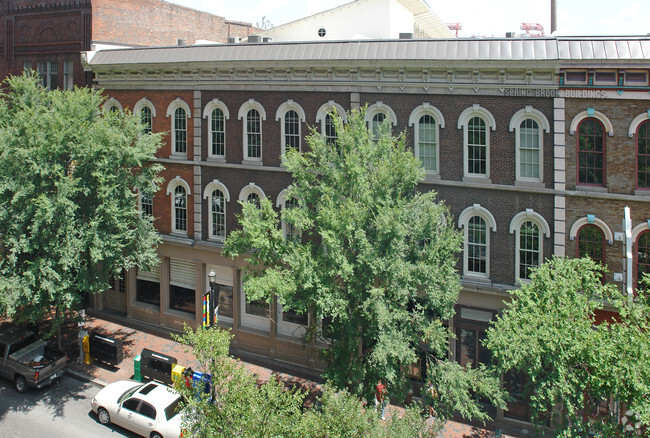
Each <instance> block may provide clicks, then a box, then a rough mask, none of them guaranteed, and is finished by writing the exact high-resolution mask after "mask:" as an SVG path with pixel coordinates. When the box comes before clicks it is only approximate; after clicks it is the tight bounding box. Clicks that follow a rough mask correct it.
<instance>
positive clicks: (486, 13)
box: [167, 0, 650, 37]
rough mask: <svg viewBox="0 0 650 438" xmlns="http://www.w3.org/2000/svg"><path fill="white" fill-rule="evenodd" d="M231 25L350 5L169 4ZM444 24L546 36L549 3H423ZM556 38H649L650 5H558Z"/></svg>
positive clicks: (227, 0)
mask: <svg viewBox="0 0 650 438" xmlns="http://www.w3.org/2000/svg"><path fill="white" fill-rule="evenodd" d="M167 1H170V2H171V3H176V4H179V5H183V6H187V7H190V8H194V9H199V10H202V11H206V12H210V13H212V14H215V15H219V16H222V17H225V18H226V19H229V20H236V21H244V22H247V23H252V24H253V25H255V24H256V23H261V22H262V17H266V20H268V21H270V22H271V23H272V24H273V25H275V26H278V25H280V24H285V23H288V22H291V21H294V20H297V19H300V18H303V17H307V16H309V15H313V14H315V13H318V12H322V11H325V10H328V9H331V8H335V7H337V6H340V5H342V4H346V3H350V2H351V1H352V0H319V1H315V0H271V1H269V0H264V1H262V0H235V1H233V0H167ZM426 1H427V3H428V4H429V6H430V7H431V9H432V10H433V11H434V12H435V13H437V14H438V16H439V17H440V18H441V19H442V21H443V22H444V23H461V25H462V30H460V31H459V32H458V36H460V37H470V36H485V37H491V36H496V37H503V36H505V33H506V32H516V33H517V34H519V33H524V31H523V30H520V29H519V28H520V26H521V23H523V22H526V23H539V24H541V25H542V26H544V29H545V31H546V33H547V34H548V33H550V28H551V25H550V22H551V18H550V3H551V2H550V0H537V1H532V0H451V1H450V0H444V1H443V0H426ZM556 5H557V14H556V16H557V28H558V29H557V32H556V34H557V35H581V36H584V35H587V36H595V35H647V34H650V1H649V0H628V1H623V3H621V4H620V6H619V5H618V4H617V3H616V2H612V1H611V0H557V1H556Z"/></svg>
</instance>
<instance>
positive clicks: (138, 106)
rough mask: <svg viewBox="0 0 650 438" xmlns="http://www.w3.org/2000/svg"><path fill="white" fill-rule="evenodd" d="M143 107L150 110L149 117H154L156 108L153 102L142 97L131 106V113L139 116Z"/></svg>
mask: <svg viewBox="0 0 650 438" xmlns="http://www.w3.org/2000/svg"><path fill="white" fill-rule="evenodd" d="M145 106H146V107H148V108H149V109H150V110H151V117H156V107H155V106H154V104H153V102H152V101H150V100H149V99H147V98H146V97H143V98H142V99H140V100H138V101H137V102H136V103H135V105H134V106H133V112H134V113H135V114H140V111H142V108H144V107H145Z"/></svg>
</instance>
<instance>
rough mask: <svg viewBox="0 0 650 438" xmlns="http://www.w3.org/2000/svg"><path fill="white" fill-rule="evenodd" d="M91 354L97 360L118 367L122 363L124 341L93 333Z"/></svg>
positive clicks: (90, 346) (91, 335) (90, 341)
mask: <svg viewBox="0 0 650 438" xmlns="http://www.w3.org/2000/svg"><path fill="white" fill-rule="evenodd" d="M89 353H90V356H92V357H93V359H95V360H98V361H100V362H104V363H105V364H108V365H112V366H117V365H118V364H119V363H120V362H122V341H121V340H119V339H113V338H111V337H108V336H103V335H99V334H98V333H91V334H90V340H89Z"/></svg>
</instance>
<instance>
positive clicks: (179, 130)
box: [174, 108, 187, 154]
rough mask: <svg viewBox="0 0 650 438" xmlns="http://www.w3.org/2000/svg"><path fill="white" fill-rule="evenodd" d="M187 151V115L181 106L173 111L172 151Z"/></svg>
mask: <svg viewBox="0 0 650 438" xmlns="http://www.w3.org/2000/svg"><path fill="white" fill-rule="evenodd" d="M185 152H187V115H186V114H185V110H184V109H183V108H176V111H175V112H174V153H176V154H184V153H185Z"/></svg>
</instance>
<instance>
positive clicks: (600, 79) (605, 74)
mask: <svg viewBox="0 0 650 438" xmlns="http://www.w3.org/2000/svg"><path fill="white" fill-rule="evenodd" d="M595 75H596V84H611V85H616V72H615V71H597V72H596V73H595Z"/></svg>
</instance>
